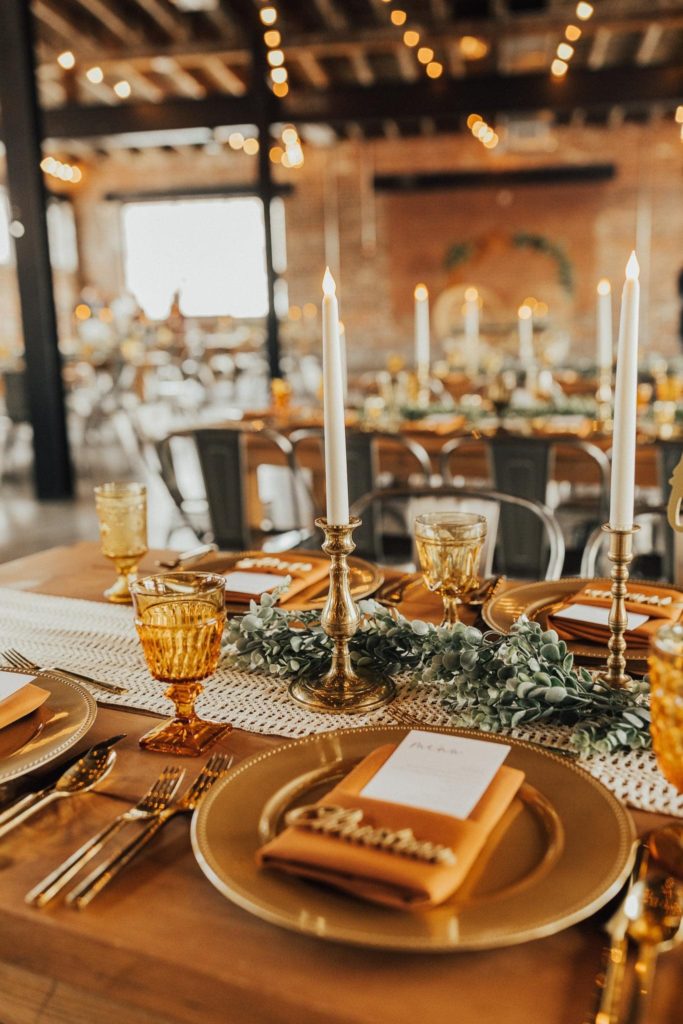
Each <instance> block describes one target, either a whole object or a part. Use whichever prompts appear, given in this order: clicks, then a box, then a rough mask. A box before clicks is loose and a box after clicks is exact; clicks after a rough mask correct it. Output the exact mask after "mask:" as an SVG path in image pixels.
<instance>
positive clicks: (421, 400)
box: [417, 363, 431, 409]
mask: <svg viewBox="0 0 683 1024" xmlns="http://www.w3.org/2000/svg"><path fill="white" fill-rule="evenodd" d="M430 383H431V379H430V373H429V363H418V366H417V404H418V406H419V407H420V409H427V408H428V407H429V401H430V398H431V387H430Z"/></svg>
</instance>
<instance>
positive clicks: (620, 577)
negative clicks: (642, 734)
mask: <svg viewBox="0 0 683 1024" xmlns="http://www.w3.org/2000/svg"><path fill="white" fill-rule="evenodd" d="M639 529H640V527H638V526H633V527H631V529H630V530H613V529H612V527H611V526H610V525H609V523H606V524H605V525H604V526H603V530H604V531H605V532H606V533H609V535H610V541H609V556H608V557H609V560H610V562H611V563H612V572H611V573H610V575H611V577H612V607H611V608H610V613H609V620H608V621H609V628H610V633H611V636H610V638H609V643H608V645H607V646H608V647H609V652H610V653H609V658H608V659H607V670H606V671H605V672H601V673H599V675H598V679H599V680H600V682H601V683H605V684H606V685H607V686H617V687H624V686H628V684H629V683H630V682H631V677H630V676H629V675H627V674H626V658H625V656H624V655H625V652H626V640H625V639H624V633H625V632H626V629H627V626H628V616H627V614H626V584H627V582H628V567H629V565H630V564H631V562H632V561H633V534H634V533H635V532H636V531H637V530H639Z"/></svg>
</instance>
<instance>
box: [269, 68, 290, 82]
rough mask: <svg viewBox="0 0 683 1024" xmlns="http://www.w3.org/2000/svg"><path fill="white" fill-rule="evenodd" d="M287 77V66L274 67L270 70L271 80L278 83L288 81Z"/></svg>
mask: <svg viewBox="0 0 683 1024" xmlns="http://www.w3.org/2000/svg"><path fill="white" fill-rule="evenodd" d="M287 78H288V75H287V68H273V70H272V71H271V72H270V80H271V82H275V83H276V84H279V85H282V83H283V82H286V81H287Z"/></svg>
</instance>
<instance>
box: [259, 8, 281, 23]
mask: <svg viewBox="0 0 683 1024" xmlns="http://www.w3.org/2000/svg"><path fill="white" fill-rule="evenodd" d="M259 18H260V19H261V24H263V25H274V24H275V22H276V21H277V11H276V10H275V8H274V7H262V8H261V10H260V11H259Z"/></svg>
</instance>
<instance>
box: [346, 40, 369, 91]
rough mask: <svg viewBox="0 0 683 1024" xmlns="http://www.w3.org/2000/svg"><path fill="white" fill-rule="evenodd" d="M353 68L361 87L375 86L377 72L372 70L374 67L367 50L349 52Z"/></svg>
mask: <svg viewBox="0 0 683 1024" xmlns="http://www.w3.org/2000/svg"><path fill="white" fill-rule="evenodd" d="M348 57H349V60H350V62H351V67H352V68H353V73H354V75H355V76H356V78H357V80H358V81H359V82H360V84H361V85H365V86H367V85H374V82H375V72H374V71H373V70H372V65H371V64H370V61H369V60H368V55H367V53H366V52H365V50H362V49H361V48H360V47H356V48H354V49H351V50H349V54H348Z"/></svg>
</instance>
